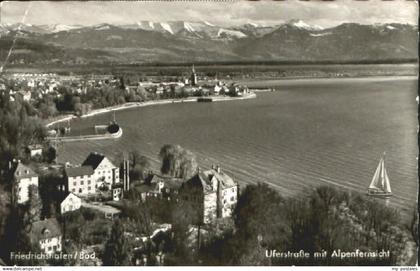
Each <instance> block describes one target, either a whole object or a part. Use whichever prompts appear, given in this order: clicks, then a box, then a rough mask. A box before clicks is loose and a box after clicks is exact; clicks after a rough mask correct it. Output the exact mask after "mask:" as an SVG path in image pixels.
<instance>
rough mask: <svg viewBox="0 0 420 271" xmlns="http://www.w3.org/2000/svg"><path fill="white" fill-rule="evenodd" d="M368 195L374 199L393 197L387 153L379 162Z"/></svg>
mask: <svg viewBox="0 0 420 271" xmlns="http://www.w3.org/2000/svg"><path fill="white" fill-rule="evenodd" d="M367 194H368V195H369V196H373V197H379V198H389V197H391V196H392V190H391V184H390V181H389V177H388V173H387V172H386V168H385V153H384V155H383V156H382V157H381V160H380V161H379V164H378V167H377V168H376V171H375V174H374V175H373V178H372V181H371V182H370V185H369V188H368V190H367Z"/></svg>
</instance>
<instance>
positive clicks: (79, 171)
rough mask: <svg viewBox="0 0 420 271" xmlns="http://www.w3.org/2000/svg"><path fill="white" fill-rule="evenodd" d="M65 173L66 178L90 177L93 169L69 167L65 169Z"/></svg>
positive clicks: (89, 167)
mask: <svg viewBox="0 0 420 271" xmlns="http://www.w3.org/2000/svg"><path fill="white" fill-rule="evenodd" d="M65 173H66V176H67V177H77V176H86V175H92V174H93V168H92V167H91V166H80V167H69V168H66V169H65Z"/></svg>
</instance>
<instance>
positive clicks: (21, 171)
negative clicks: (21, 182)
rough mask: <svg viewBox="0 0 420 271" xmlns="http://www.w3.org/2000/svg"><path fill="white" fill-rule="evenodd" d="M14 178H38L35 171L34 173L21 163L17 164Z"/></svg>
mask: <svg viewBox="0 0 420 271" xmlns="http://www.w3.org/2000/svg"><path fill="white" fill-rule="evenodd" d="M14 176H15V178H18V179H22V178H31V177H38V175H37V174H36V173H35V171H33V170H32V169H31V168H30V167H29V166H26V165H24V164H22V163H21V162H18V163H17V165H16V168H15V172H14Z"/></svg>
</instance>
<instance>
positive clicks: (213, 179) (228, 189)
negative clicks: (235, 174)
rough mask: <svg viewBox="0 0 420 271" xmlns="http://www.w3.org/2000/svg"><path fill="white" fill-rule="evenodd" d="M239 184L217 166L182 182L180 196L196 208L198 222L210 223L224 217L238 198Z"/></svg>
mask: <svg viewBox="0 0 420 271" xmlns="http://www.w3.org/2000/svg"><path fill="white" fill-rule="evenodd" d="M238 190H239V185H238V184H237V183H236V182H235V181H233V179H232V178H231V177H230V176H228V175H227V174H226V173H224V172H222V171H221V168H220V167H219V166H217V167H212V169H211V170H207V171H204V172H202V171H201V170H198V172H197V174H196V175H194V176H193V177H192V178H191V179H189V180H188V181H186V182H185V183H183V184H182V187H181V189H180V198H181V199H182V200H183V201H184V202H187V203H189V204H191V206H192V207H193V209H194V210H197V212H198V213H197V221H198V222H199V223H204V224H208V223H212V222H214V221H215V220H216V219H217V218H226V217H230V216H231V215H232V211H233V208H234V206H235V205H236V202H237V200H238Z"/></svg>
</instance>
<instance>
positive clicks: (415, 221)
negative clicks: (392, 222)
mask: <svg viewBox="0 0 420 271" xmlns="http://www.w3.org/2000/svg"><path fill="white" fill-rule="evenodd" d="M409 230H410V233H411V237H412V238H413V241H414V242H415V243H416V246H417V248H418V247H419V213H418V209H417V206H415V207H414V209H413V214H412V218H411V221H410V226H409Z"/></svg>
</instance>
